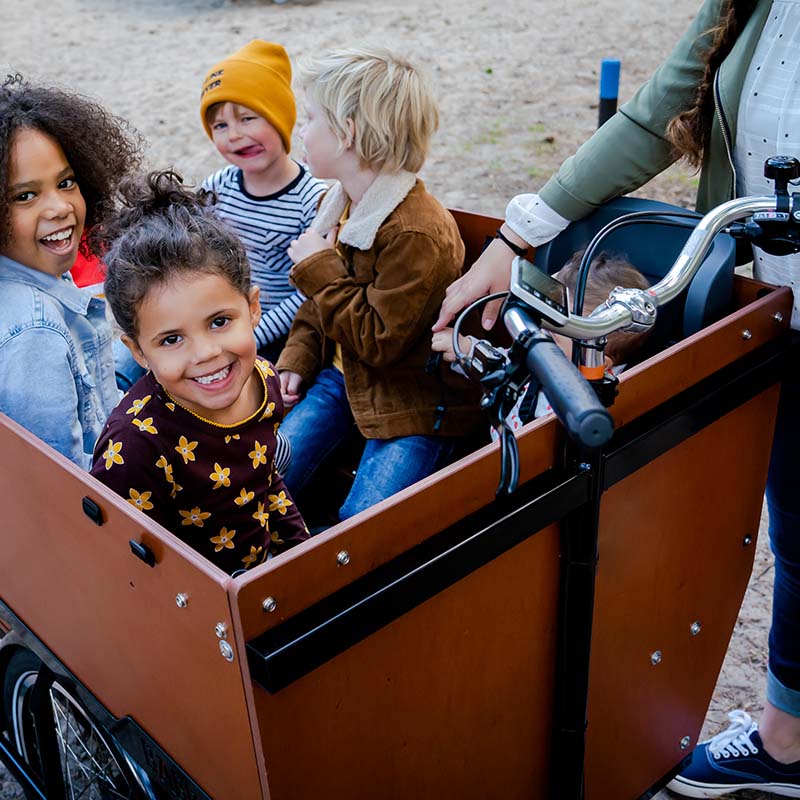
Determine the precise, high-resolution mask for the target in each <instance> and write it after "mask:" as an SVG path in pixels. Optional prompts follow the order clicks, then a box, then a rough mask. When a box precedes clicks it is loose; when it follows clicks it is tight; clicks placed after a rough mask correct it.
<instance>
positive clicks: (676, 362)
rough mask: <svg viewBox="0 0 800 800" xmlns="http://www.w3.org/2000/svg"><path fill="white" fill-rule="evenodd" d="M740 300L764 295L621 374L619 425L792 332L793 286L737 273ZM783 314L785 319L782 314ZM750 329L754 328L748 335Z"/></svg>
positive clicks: (616, 411)
mask: <svg viewBox="0 0 800 800" xmlns="http://www.w3.org/2000/svg"><path fill="white" fill-rule="evenodd" d="M734 285H735V286H739V287H740V288H739V289H737V290H736V291H735V293H734V294H735V297H736V298H737V299H738V300H744V299H750V298H752V297H753V295H754V294H756V295H757V294H759V293H762V292H764V294H763V296H762V297H761V298H760V299H758V300H754V301H753V302H752V303H750V304H749V305H747V306H744V307H742V308H740V309H738V310H737V311H734V312H733V313H731V314H729V315H728V316H727V317H725V318H723V319H721V320H719V321H718V322H715V323H714V324H713V325H709V326H708V327H707V328H704V329H703V330H701V331H698V332H697V333H695V334H694V335H692V336H689V337H687V338H686V339H684V340H682V341H680V342H678V343H677V344H675V345H673V346H672V347H669V348H667V349H666V350H664V351H663V352H661V353H659V354H658V355H655V356H653V357H652V358H650V359H648V360H647V361H644V362H643V363H641V364H638V365H637V366H635V367H632V368H631V369H629V370H626V371H625V372H623V373H622V375H621V376H620V387H619V396H618V397H617V400H616V402H615V403H614V405H613V406H612V408H611V409H610V410H611V413H612V415H613V417H614V422H615V425H616V426H617V427H619V426H621V425H624V424H625V423H626V422H629V421H630V420H632V419H635V418H636V417H638V416H640V415H641V414H644V413H645V412H646V411H648V410H650V409H651V408H654V407H655V406H657V405H658V404H659V403H663V402H664V401H665V400H667V399H669V398H670V397H674V396H675V395H676V394H678V393H679V392H681V391H683V390H684V389H687V388H688V387H689V386H693V385H694V384H695V383H697V382H698V381H700V380H702V379H703V378H705V377H707V376H708V375H711V374H712V373H713V372H716V371H717V370H719V369H721V368H722V367H724V366H726V365H728V364H730V363H732V362H733V361H735V360H736V359H737V358H741V357H742V356H744V355H746V354H747V353H751V352H753V350H756V349H757V348H759V347H761V345H763V344H766V343H767V342H769V341H771V340H772V339H774V338H776V337H778V336H784V335H786V334H787V333H788V331H789V321H790V319H791V310H792V290H791V289H789V288H787V287H781V288H777V289H775V288H771V287H768V286H767V285H766V284H760V283H757V282H755V281H750V280H749V279H747V278H742V277H739V276H736V278H735V280H734ZM776 315H779V316H780V319H778V318H776ZM745 331H747V332H748V333H747V334H746V333H745Z"/></svg>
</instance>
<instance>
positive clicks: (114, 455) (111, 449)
mask: <svg viewBox="0 0 800 800" xmlns="http://www.w3.org/2000/svg"><path fill="white" fill-rule="evenodd" d="M121 453H122V442H115V441H114V440H113V439H109V440H108V447H107V448H106V451H105V453H103V458H104V459H105V460H106V469H111V466H112V465H113V464H124V463H125V459H124V458H123V457H122V455H121Z"/></svg>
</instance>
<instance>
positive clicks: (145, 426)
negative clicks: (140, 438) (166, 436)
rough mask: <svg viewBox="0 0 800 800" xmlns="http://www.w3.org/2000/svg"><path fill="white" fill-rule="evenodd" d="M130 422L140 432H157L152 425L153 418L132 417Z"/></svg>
mask: <svg viewBox="0 0 800 800" xmlns="http://www.w3.org/2000/svg"><path fill="white" fill-rule="evenodd" d="M131 422H132V423H133V424H134V425H135V426H136V427H137V428H138V429H139V430H140V431H141V432H142V433H158V430H157V429H156V428H155V426H154V425H153V418H152V417H147V419H136V417H134V418H133V419H132V420H131Z"/></svg>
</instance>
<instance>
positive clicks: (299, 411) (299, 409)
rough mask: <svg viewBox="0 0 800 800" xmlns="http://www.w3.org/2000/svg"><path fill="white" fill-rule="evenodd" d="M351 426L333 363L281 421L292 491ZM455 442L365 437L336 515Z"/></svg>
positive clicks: (367, 501)
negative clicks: (288, 448)
mask: <svg viewBox="0 0 800 800" xmlns="http://www.w3.org/2000/svg"><path fill="white" fill-rule="evenodd" d="M354 428H355V420H354V419H353V414H352V412H351V411H350V403H349V402H348V400H347V393H346V391H345V387H344V376H343V375H342V373H341V372H339V370H338V369H335V368H333V367H329V368H327V369H324V370H322V372H320V373H319V375H318V376H317V379H316V381H315V382H314V383H313V385H312V386H311V387H310V388H309V390H308V392H307V393H306V396H305V397H304V398H303V399H302V400H301V401H300V402H299V403H298V404H297V406H296V407H295V408H293V409H292V410H291V412H289V414H288V415H287V417H286V420H285V421H284V423H283V425H282V426H281V432H282V433H283V434H284V435H285V436H286V437H287V438H288V439H289V441H290V442H291V444H292V463H291V465H290V467H289V470H288V472H287V473H286V475H284V481H285V483H286V486H287V488H288V489H289V492H290V493H291V494H292V495H296V494H297V493H299V492H300V490H301V489H302V488H303V487H304V486H305V484H306V483H307V482H308V480H309V479H310V478H311V476H312V475H313V474H314V472H315V471H316V469H317V468H318V467H319V465H320V464H321V463H322V462H323V461H324V460H325V458H326V457H327V456H328V455H330V453H332V452H333V451H334V450H335V449H336V448H337V447H339V445H341V444H342V443H343V442H344V441H345V439H347V437H348V436H349V435H350V433H351V432H352V431H353V430H354ZM453 447H454V442H453V441H452V440H451V439H447V438H442V437H439V436H399V437H396V438H394V439H367V444H366V447H365V448H364V453H363V455H362V456H361V461H360V462H359V464H358V470H357V471H356V477H355V480H354V481H353V486H352V488H351V489H350V492H349V494H348V495H347V499H346V500H345V502H344V505H343V506H342V507H341V508H340V509H339V518H340V519H347V518H348V517H352V516H354V515H355V514H358V513H359V512H360V511H363V510H364V509H365V508H369V507H370V506H372V505H374V504H375V503H377V502H379V501H381V500H384V499H385V498H387V497H389V496H390V495H393V494H394V493H395V492H399V491H400V490H401V489H405V488H406V487H407V486H411V484H412V483H416V482H417V481H418V480H421V479H422V478H424V477H426V476H428V475H430V474H431V473H433V472H435V471H436V470H437V469H439V467H441V466H443V465H444V464H445V463H446V461H447V459H448V458H449V457H450V456H451V455H452V452H453Z"/></svg>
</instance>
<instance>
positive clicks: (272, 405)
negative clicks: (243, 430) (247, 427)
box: [259, 403, 275, 422]
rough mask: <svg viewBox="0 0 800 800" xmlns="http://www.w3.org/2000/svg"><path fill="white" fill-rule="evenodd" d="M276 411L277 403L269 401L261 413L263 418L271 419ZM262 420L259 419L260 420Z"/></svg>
mask: <svg viewBox="0 0 800 800" xmlns="http://www.w3.org/2000/svg"><path fill="white" fill-rule="evenodd" d="M274 413H275V403H267V407H266V408H265V409H264V413H263V414H262V415H261V419H269V418H270V417H271V416H272V415H273V414H274ZM260 421H261V420H259V422H260Z"/></svg>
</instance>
